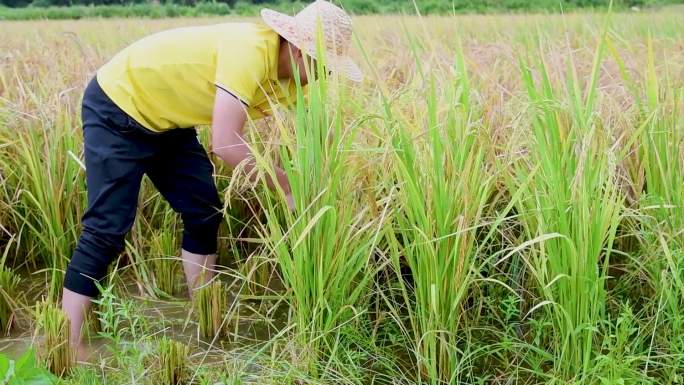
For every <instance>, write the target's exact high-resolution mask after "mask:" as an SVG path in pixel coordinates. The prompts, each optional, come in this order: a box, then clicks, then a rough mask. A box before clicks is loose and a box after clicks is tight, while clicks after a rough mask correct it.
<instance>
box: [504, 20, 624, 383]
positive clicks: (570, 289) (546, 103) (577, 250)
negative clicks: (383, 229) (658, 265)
mask: <svg viewBox="0 0 684 385" xmlns="http://www.w3.org/2000/svg"><path fill="white" fill-rule="evenodd" d="M605 39H607V37H606V32H605V28H604V32H603V33H602V36H601V37H600V38H599V42H598V46H597V48H596V53H595V55H594V59H593V66H592V67H591V72H590V75H589V79H588V80H587V82H586V85H585V89H584V92H583V91H582V90H581V87H582V84H581V83H580V80H579V79H578V78H577V69H576V67H574V65H575V64H574V62H573V61H572V54H570V56H569V59H568V62H567V71H566V74H565V75H566V77H565V84H564V86H565V92H566V95H567V99H568V105H567V106H566V105H565V104H561V103H559V101H560V100H563V98H562V97H561V96H560V95H559V94H558V91H557V87H558V86H559V85H558V84H556V83H554V81H553V80H552V79H553V77H552V76H551V75H550V73H549V70H548V67H547V64H546V63H545V61H544V60H543V59H541V60H538V61H536V62H535V65H532V64H530V63H529V61H528V60H526V59H524V58H523V59H521V61H520V63H521V64H520V67H521V75H522V78H523V84H524V86H525V88H526V90H527V97H528V98H529V104H530V107H529V119H530V129H531V132H530V133H529V140H528V141H527V142H526V143H525V145H526V150H525V152H526V154H525V156H521V157H520V158H519V159H518V160H517V161H516V162H515V163H514V166H513V169H512V170H511V171H512V172H511V175H510V178H509V179H508V187H509V189H510V190H511V191H518V189H522V190H521V191H522V192H523V193H522V194H520V195H519V196H520V199H518V201H517V202H516V206H517V211H518V213H519V216H520V221H521V223H522V225H523V228H524V238H523V239H525V240H527V241H525V242H524V244H523V245H522V246H527V247H523V250H522V251H521V253H522V258H523V259H524V261H525V264H526V267H527V271H528V274H529V277H530V280H532V281H533V282H534V285H535V287H536V288H537V294H538V296H539V297H538V300H537V303H536V304H534V306H532V307H531V308H530V310H529V311H528V313H527V314H526V317H529V316H532V317H548V318H546V319H549V320H551V321H552V322H553V338H552V346H551V347H550V348H551V349H552V352H553V354H554V356H555V357H557V360H554V363H553V365H554V371H555V372H556V373H557V375H558V376H560V377H562V378H564V379H565V380H567V381H578V380H585V379H586V376H587V375H588V374H589V372H590V369H591V367H592V365H593V362H594V361H593V352H594V345H593V343H594V338H595V330H596V327H597V325H598V324H599V322H600V321H601V320H602V319H604V318H605V316H606V312H605V306H606V286H605V285H606V279H607V269H608V266H609V264H610V256H611V254H612V245H613V242H614V239H615V234H616V229H617V226H618V223H619V221H620V216H621V210H622V198H621V196H620V193H619V191H618V188H617V183H616V155H615V153H614V150H613V149H612V148H611V141H610V134H611V133H610V131H609V127H607V126H605V125H603V124H602V122H601V121H600V120H599V119H598V118H597V115H596V110H595V107H596V99H597V80H598V76H599V70H600V66H601V62H602V60H603V55H604V48H605ZM540 57H543V56H540ZM533 69H534V70H535V71H536V73H537V74H538V80H537V81H535V77H534V76H533V74H532V71H533ZM540 313H541V314H542V315H540Z"/></svg>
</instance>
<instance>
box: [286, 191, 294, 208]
mask: <svg viewBox="0 0 684 385" xmlns="http://www.w3.org/2000/svg"><path fill="white" fill-rule="evenodd" d="M285 203H287V208H288V209H290V211H294V209H295V203H294V198H293V197H292V193H289V194H287V195H285Z"/></svg>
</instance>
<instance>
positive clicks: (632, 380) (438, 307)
mask: <svg viewBox="0 0 684 385" xmlns="http://www.w3.org/2000/svg"><path fill="white" fill-rule="evenodd" d="M225 20H229V19H225V18H222V19H218V18H213V19H173V20H154V21H151V20H136V19H127V20H122V19H108V20H79V21H50V22H48V21H42V22H41V21H37V22H0V37H1V38H0V246H1V249H0V294H1V295H0V329H1V330H2V333H3V335H4V337H3V338H1V339H0V350H1V351H2V352H3V355H2V356H0V379H9V378H12V376H15V377H14V378H20V377H21V376H24V377H22V378H28V377H29V376H31V375H33V376H34V377H35V378H36V381H43V382H36V383H41V384H42V383H61V384H89V385H93V384H102V385H104V384H364V385H365V384H430V385H442V384H592V385H593V384H596V385H608V384H611V385H612V384H671V385H675V384H684V312H682V308H683V307H684V113H683V108H684V28H682V26H683V25H684V11H682V9H681V8H670V9H665V10H662V11H644V12H633V13H614V14H598V13H578V14H568V15H565V16H561V15H522V14H519V15H489V16H477V15H468V16H455V17H436V16H430V17H424V18H419V17H417V16H403V17H399V16H396V17H394V16H383V17H380V16H377V17H376V16H373V17H371V16H366V17H358V18H355V28H356V37H357V40H356V51H355V53H354V55H355V56H356V59H357V61H358V62H360V63H362V66H363V69H364V71H365V73H366V78H365V80H364V82H363V83H361V84H360V85H358V86H354V85H353V84H349V83H347V82H344V81H340V80H339V79H336V78H330V79H327V80H321V81H319V82H318V83H315V84H311V85H310V86H309V87H308V90H307V92H308V95H307V101H308V104H307V108H305V107H304V105H303V104H300V106H298V108H297V109H294V110H292V111H285V110H280V111H279V113H278V114H276V116H275V118H270V119H268V120H265V121H258V122H254V124H250V127H249V129H248V130H247V131H248V136H249V138H250V142H251V143H252V144H253V146H254V151H255V152H256V153H257V154H259V156H258V159H259V164H260V166H259V172H260V173H261V174H262V175H265V174H266V173H268V172H269V171H270V170H271V165H272V164H274V163H276V164H279V165H281V166H282V167H283V168H284V169H285V170H286V171H287V173H288V176H289V179H290V184H291V186H292V190H293V193H294V197H295V205H296V209H295V210H294V211H292V212H290V211H288V210H287V209H286V207H285V205H284V203H283V201H282V199H280V198H281V197H279V196H278V195H277V194H275V193H273V192H270V191H269V190H268V189H266V188H265V186H264V183H263V180H264V179H263V178H262V179H260V182H258V183H252V182H248V180H247V179H246V178H243V177H235V178H231V170H228V169H227V168H226V167H224V166H223V165H221V164H220V163H219V161H218V159H217V158H214V159H213V160H214V161H215V165H216V180H217V184H218V186H219V189H220V191H221V192H222V195H223V200H224V203H225V213H226V215H225V223H224V224H223V227H222V229H221V233H220V235H221V239H220V245H221V248H220V249H221V250H220V255H219V262H220V266H219V267H218V268H217V270H218V272H219V274H218V278H219V280H217V281H216V282H215V283H214V284H212V285H211V286H208V287H207V288H206V289H205V291H203V292H202V294H201V295H198V296H197V297H196V299H195V301H194V302H193V303H191V302H189V301H188V300H187V299H186V288H185V287H184V283H183V282H184V280H183V277H182V269H181V265H180V262H179V260H178V258H177V257H178V255H179V250H178V247H179V239H180V238H179V236H178V235H179V233H180V231H181V226H182V224H181V222H180V220H179V219H178V218H177V216H176V215H175V214H174V213H173V211H172V210H171V209H170V207H169V206H168V204H167V203H166V202H165V201H164V200H163V199H162V198H161V197H160V196H159V194H158V193H157V192H156V191H155V190H154V188H153V187H152V186H151V184H149V183H147V181H145V184H144V186H143V189H142V191H141V194H140V201H139V214H138V217H137V220H136V224H135V226H134V228H133V230H132V232H131V233H130V234H129V236H128V238H127V246H126V251H125V252H124V253H123V254H122V255H121V257H120V258H119V260H118V262H117V263H116V265H115V266H112V274H111V275H110V276H109V278H108V279H107V283H106V284H105V285H104V286H103V288H102V290H103V292H102V295H101V297H100V298H99V299H98V300H97V306H96V314H95V316H94V317H92V319H90V323H89V324H90V328H89V331H88V335H89V337H88V345H89V349H90V358H89V359H88V361H87V362H81V363H79V364H76V365H75V364H73V362H72V358H73V357H72V356H71V354H70V352H69V350H68V349H65V347H66V345H64V341H65V338H66V337H65V335H64V334H65V333H64V331H65V330H66V329H65V327H64V326H65V320H64V318H63V315H62V314H60V311H58V310H57V306H58V305H57V304H58V303H59V300H60V298H59V297H60V295H61V284H62V277H63V271H64V269H65V267H66V264H67V262H68V258H69V257H70V255H71V251H72V248H73V247H74V245H75V241H76V239H77V237H78V235H79V220H80V216H81V214H82V213H83V210H84V208H85V204H86V195H85V187H86V186H85V180H84V169H83V163H82V146H81V143H82V135H81V132H82V130H81V123H80V99H81V97H82V93H83V90H84V88H85V85H86V84H87V82H88V80H90V78H91V77H92V76H93V75H94V73H95V71H96V70H97V68H98V67H99V66H100V65H102V64H103V63H104V62H105V61H106V60H108V58H110V57H111V56H112V55H113V54H114V53H116V52H117V50H119V49H121V48H123V47H124V46H126V45H127V44H128V43H130V42H132V41H134V40H136V39H138V38H141V37H142V36H145V35H146V34H149V33H151V32H154V31H159V30H162V29H166V28H172V27H176V26H181V25H193V24H205V23H215V22H222V21H225ZM208 130H209V129H208V128H202V130H200V131H201V136H202V140H203V142H204V143H209V142H210V141H209V140H208V138H209V132H208ZM29 348H31V349H32V350H35V351H37V353H38V355H37V361H36V362H35V363H32V362H30V360H29V361H27V360H26V359H24V360H21V359H19V357H20V356H22V354H23V353H24V351H26V350H27V349H29ZM24 357H27V355H24ZM10 367H11V368H12V369H8V368H10ZM41 367H42V368H49V369H50V370H51V371H53V372H55V373H57V374H61V377H60V378H59V379H57V377H52V376H48V375H47V374H45V373H46V372H44V371H40V370H39V369H38V368H41ZM27 368H29V369H27ZM3 371H4V373H3ZM22 371H23V372H22ZM12 373H14V374H12ZM22 373H23V374H22ZM27 373H28V374H27ZM41 373H42V374H41ZM13 381H15V382H10V383H16V384H20V383H23V382H18V381H20V380H18V379H16V380H13ZM3 383H4V382H3Z"/></svg>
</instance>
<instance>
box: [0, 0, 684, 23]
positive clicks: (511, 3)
mask: <svg viewBox="0 0 684 385" xmlns="http://www.w3.org/2000/svg"><path fill="white" fill-rule="evenodd" d="M333 1H334V2H335V3H337V4H340V5H342V6H343V7H344V8H345V9H346V10H347V11H348V12H350V13H352V14H357V15H358V14H392V13H395V14H396V13H408V14H415V13H416V8H417V10H418V11H419V12H420V13H421V14H424V15H427V14H451V13H493V12H530V11H543V12H558V11H560V10H561V9H562V10H564V11H569V10H573V9H578V8H606V7H607V6H608V4H609V1H610V0H415V3H414V1H413V0H333ZM308 3H309V1H302V0H212V1H207V0H0V20H26V19H80V18H89V17H147V18H165V17H179V16H184V17H196V16H211V15H241V16H254V15H258V13H259V10H260V9H261V8H262V7H264V6H268V7H269V8H273V9H276V10H279V11H282V12H286V13H293V12H297V11H298V10H300V9H301V8H303V7H304V6H306V5H307V4H308ZM682 3H684V0H613V7H614V8H616V9H629V8H634V7H638V8H648V7H657V6H662V5H668V4H682Z"/></svg>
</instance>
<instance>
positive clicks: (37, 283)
mask: <svg viewBox="0 0 684 385" xmlns="http://www.w3.org/2000/svg"><path fill="white" fill-rule="evenodd" d="M26 278H30V279H28V280H25V281H24V284H25V285H26V287H25V289H26V291H25V292H27V293H29V292H30V294H27V303H29V304H34V303H35V302H36V301H37V300H39V299H40V297H41V296H42V293H43V292H44V291H45V280H44V278H43V277H38V278H36V277H26ZM129 282H130V281H129ZM126 286H128V284H127V285H126ZM134 286H135V284H134V283H131V286H130V288H131V289H133V287H134ZM134 291H135V289H133V290H129V293H130V292H134ZM129 298H131V299H132V300H133V303H134V306H133V314H134V316H137V317H138V319H139V320H141V321H142V322H143V323H144V324H145V326H144V328H143V329H144V330H145V334H144V335H145V337H144V338H142V339H141V340H139V341H133V340H124V343H131V344H145V345H148V344H149V343H150V342H152V341H153V338H154V337H158V336H161V335H166V336H168V337H170V338H173V339H175V340H178V341H181V342H184V343H186V344H187V345H188V346H189V347H190V349H191V354H192V356H193V359H196V360H198V361H201V362H203V363H211V362H214V361H218V360H222V359H224V358H225V354H226V353H229V352H232V351H240V350H242V349H244V348H245V347H248V346H254V345H258V344H260V343H262V342H265V341H268V340H270V339H271V338H272V337H273V336H274V335H275V334H276V333H277V332H278V330H281V329H282V328H283V327H285V326H286V325H287V306H286V304H285V303H284V302H283V301H280V302H278V301H277V300H276V298H274V296H271V297H268V298H261V299H260V298H258V297H257V298H251V297H247V296H241V295H238V294H237V293H232V294H231V295H230V297H229V301H228V304H229V309H228V312H227V313H226V315H225V320H224V322H225V325H226V330H227V335H226V336H222V337H220V338H217V339H215V340H213V341H211V340H209V341H206V340H202V339H200V338H198V331H197V322H196V317H195V315H194V314H193V312H192V304H191V302H190V301H189V300H187V299H180V298H178V299H173V300H159V299H153V298H149V297H141V296H134V295H130V294H129ZM17 321H18V322H17V325H16V326H15V327H14V328H13V329H12V330H11V333H10V335H9V336H7V337H2V338H0V352H2V353H3V354H5V355H7V356H8V357H10V358H12V359H17V358H18V357H19V356H21V354H22V353H23V352H25V351H26V350H27V349H28V348H29V347H31V346H32V345H36V344H39V342H40V341H39V338H34V335H33V334H34V331H33V322H32V321H31V314H30V312H29V311H25V310H24V311H22V312H21V313H20V314H19V317H18V320H17ZM121 326H122V327H127V326H128V325H127V324H126V323H124V324H123V325H121ZM85 340H86V346H87V348H86V351H87V356H88V357H89V358H88V360H87V361H89V362H91V363H96V362H99V361H101V360H103V359H107V358H109V357H111V356H112V351H116V350H119V349H118V348H119V347H117V346H113V344H112V342H111V340H110V339H107V338H104V337H99V336H97V333H93V332H91V333H90V338H85ZM141 348H144V347H143V346H141ZM222 357H223V358H222Z"/></svg>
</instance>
